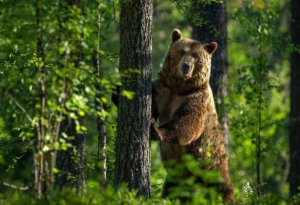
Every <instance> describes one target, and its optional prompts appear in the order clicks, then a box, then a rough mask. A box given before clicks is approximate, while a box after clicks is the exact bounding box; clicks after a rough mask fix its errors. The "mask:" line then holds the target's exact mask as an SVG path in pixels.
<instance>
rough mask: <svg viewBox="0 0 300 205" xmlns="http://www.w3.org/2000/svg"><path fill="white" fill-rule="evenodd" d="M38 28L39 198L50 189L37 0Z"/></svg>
mask: <svg viewBox="0 0 300 205" xmlns="http://www.w3.org/2000/svg"><path fill="white" fill-rule="evenodd" d="M36 26H37V44H36V53H37V68H38V80H39V91H40V92H39V96H38V98H39V104H40V109H39V110H37V111H36V112H37V113H38V121H37V122H36V126H35V127H36V139H35V142H34V144H33V152H34V189H35V192H36V195H37V197H38V198H42V197H44V195H45V192H46V190H47V189H48V187H49V183H50V179H49V170H48V167H47V160H46V156H45V153H44V151H43V148H44V142H45V120H44V119H45V109H46V82H45V70H44V64H43V61H44V49H43V36H42V27H41V5H40V1H39V0H36Z"/></svg>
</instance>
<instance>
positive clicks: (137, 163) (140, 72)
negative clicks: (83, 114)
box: [115, 0, 153, 197]
mask: <svg viewBox="0 0 300 205" xmlns="http://www.w3.org/2000/svg"><path fill="white" fill-rule="evenodd" d="M152 13H153V1H152V0H135V1H121V33H120V40H121V49H120V72H121V74H123V78H122V87H121V95H120V96H119V106H118V107H119V116H118V127H117V139H116V173H115V179H116V184H117V185H118V184H121V183H127V184H128V186H129V188H130V189H137V190H138V194H139V195H144V196H145V197H150V137H149V128H150V118H151V67H152V64H151V57H152V53H151V52H152V37H151V26H152ZM133 69H134V70H135V71H133ZM124 90H126V91H132V92H134V93H135V95H134V97H133V99H128V98H126V97H125V96H123V95H122V91H124Z"/></svg>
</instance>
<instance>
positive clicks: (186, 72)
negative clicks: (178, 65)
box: [182, 63, 190, 74]
mask: <svg viewBox="0 0 300 205" xmlns="http://www.w3.org/2000/svg"><path fill="white" fill-rule="evenodd" d="M189 69H190V64H188V63H184V64H183V65H182V73H183V74H188V72H189Z"/></svg>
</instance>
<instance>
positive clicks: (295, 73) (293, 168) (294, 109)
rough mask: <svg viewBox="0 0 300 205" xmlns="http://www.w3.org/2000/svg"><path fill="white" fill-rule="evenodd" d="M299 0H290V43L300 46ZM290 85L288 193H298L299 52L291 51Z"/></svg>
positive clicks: (299, 182)
mask: <svg viewBox="0 0 300 205" xmlns="http://www.w3.org/2000/svg"><path fill="white" fill-rule="evenodd" d="M299 9H300V1H299V0H292V1H291V24H290V26H291V28H290V30H291V36H292V43H293V44H294V45H295V46H297V47H299V46H300V12H299ZM290 62H291V74H290V75H291V85H290V109H291V110H290V136H289V138H290V176H289V183H290V195H291V196H294V195H296V194H297V193H300V191H299V188H300V53H299V50H298V51H293V52H292V53H291V59H290Z"/></svg>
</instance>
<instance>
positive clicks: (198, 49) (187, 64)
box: [162, 29, 218, 87]
mask: <svg viewBox="0 0 300 205" xmlns="http://www.w3.org/2000/svg"><path fill="white" fill-rule="evenodd" d="M217 47H218V44H217V43H216V42H212V43H206V44H202V43H200V42H198V41H195V40H193V39H190V38H182V35H181V32H180V30H178V29H174V30H173V32H172V43H171V45H170V49H169V51H168V53H167V56H166V58H165V62H164V67H163V70H162V73H163V75H164V77H166V78H168V80H167V81H168V82H169V83H168V84H171V85H170V86H172V84H186V85H189V87H198V86H200V85H202V84H204V83H208V82H209V78H210V67H211V57H212V54H213V53H214V52H215V51H216V49H217ZM170 78H171V79H170ZM181 86H183V85H181ZM176 87H178V86H176Z"/></svg>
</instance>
